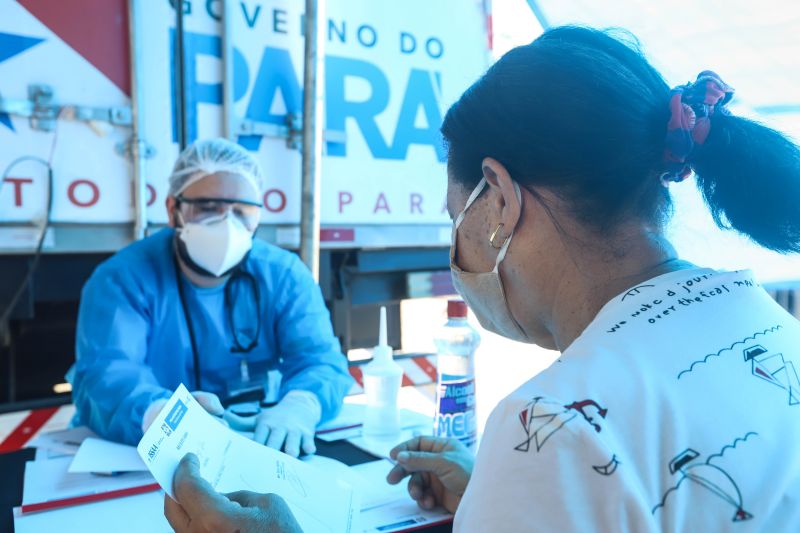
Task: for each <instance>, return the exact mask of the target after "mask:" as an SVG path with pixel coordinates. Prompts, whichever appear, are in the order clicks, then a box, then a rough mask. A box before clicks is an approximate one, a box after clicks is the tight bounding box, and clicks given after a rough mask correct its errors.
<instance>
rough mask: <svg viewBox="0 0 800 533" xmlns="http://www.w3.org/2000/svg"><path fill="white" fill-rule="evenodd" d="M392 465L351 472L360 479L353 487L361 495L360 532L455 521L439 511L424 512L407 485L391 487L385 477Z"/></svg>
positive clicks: (386, 463)
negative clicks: (410, 494) (409, 493)
mask: <svg viewBox="0 0 800 533" xmlns="http://www.w3.org/2000/svg"><path fill="white" fill-rule="evenodd" d="M391 469H392V463H390V462H389V461H386V460H381V461H374V462H371V463H364V464H360V465H356V466H353V467H351V468H350V470H351V471H352V473H353V474H354V475H355V476H356V477H357V478H358V479H359V480H356V481H353V485H354V487H355V488H356V490H357V491H358V492H360V493H361V494H362V500H361V501H362V508H361V528H362V531H363V532H364V533H373V532H375V533H377V532H381V533H387V532H395V531H406V530H409V529H416V528H419V527H421V526H425V525H433V524H435V523H439V522H447V521H449V520H452V518H453V515H451V514H450V513H448V512H447V511H445V510H444V509H441V508H438V509H433V510H430V511H426V510H424V509H421V508H420V507H419V506H418V505H417V503H416V502H415V501H414V500H412V499H411V497H410V496H409V495H408V490H407V488H406V487H407V485H408V483H407V481H405V480H404V481H403V482H401V483H398V484H397V485H389V483H388V482H387V481H386V475H387V474H388V473H389V470H391Z"/></svg>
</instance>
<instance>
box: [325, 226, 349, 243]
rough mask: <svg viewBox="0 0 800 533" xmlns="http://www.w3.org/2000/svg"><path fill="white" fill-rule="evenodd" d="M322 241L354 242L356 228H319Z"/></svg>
mask: <svg viewBox="0 0 800 533" xmlns="http://www.w3.org/2000/svg"><path fill="white" fill-rule="evenodd" d="M319 240H320V241H321V242H353V241H355V240H356V230H354V229H352V228H350V229H346V228H325V229H321V230H319Z"/></svg>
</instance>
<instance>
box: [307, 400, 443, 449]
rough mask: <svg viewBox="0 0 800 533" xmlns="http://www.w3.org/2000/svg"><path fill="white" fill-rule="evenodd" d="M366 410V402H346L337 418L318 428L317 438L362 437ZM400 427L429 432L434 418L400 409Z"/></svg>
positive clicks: (330, 439) (340, 438)
mask: <svg viewBox="0 0 800 533" xmlns="http://www.w3.org/2000/svg"><path fill="white" fill-rule="evenodd" d="M365 411H366V406H365V405H364V404H352V403H346V404H344V405H343V406H342V410H341V412H340V413H339V415H338V416H337V417H336V418H334V419H333V420H330V421H329V422H326V423H325V424H322V425H321V426H319V427H318V428H317V438H318V439H320V440H324V441H326V442H331V441H335V440H342V439H353V438H356V437H360V436H361V431H362V423H363V422H364V413H365ZM338 428H341V429H338ZM400 428H401V429H409V430H413V429H419V430H420V431H422V432H423V433H427V432H429V431H431V430H432V428H433V419H432V418H431V417H430V416H428V415H426V414H423V413H418V412H416V411H411V410H409V409H400Z"/></svg>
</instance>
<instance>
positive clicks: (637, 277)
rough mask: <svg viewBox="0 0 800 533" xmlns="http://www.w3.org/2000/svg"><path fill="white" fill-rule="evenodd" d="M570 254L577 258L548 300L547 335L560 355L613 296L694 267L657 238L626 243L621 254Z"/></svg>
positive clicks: (667, 242) (646, 238)
mask: <svg viewBox="0 0 800 533" xmlns="http://www.w3.org/2000/svg"><path fill="white" fill-rule="evenodd" d="M631 242H635V243H636V244H630V243H631ZM571 255H572V256H573V258H577V257H579V258H580V259H579V260H577V261H573V262H572V264H571V265H570V267H571V268H566V269H564V271H563V275H562V276H560V280H559V283H558V284H557V285H556V286H555V295H554V298H553V300H552V301H553V302H554V303H553V306H552V316H551V322H550V323H551V328H550V333H551V334H552V337H553V340H554V344H555V346H556V348H557V349H558V350H560V351H562V352H563V351H564V350H565V349H566V348H567V347H568V346H569V345H570V344H572V342H573V341H574V340H575V339H577V338H578V336H580V334H581V333H583V331H584V330H585V329H586V327H587V326H588V325H589V324H590V323H591V322H592V321H593V320H594V318H595V317H596V316H597V313H598V312H599V311H600V309H602V307H603V306H604V305H605V304H606V303H608V302H609V301H610V300H611V299H612V298H614V297H615V296H617V295H619V294H621V293H623V292H624V291H626V290H627V289H630V288H631V287H635V286H637V285H640V284H642V283H643V282H645V281H647V280H649V279H652V278H654V277H657V276H660V275H662V274H666V273H668V272H674V271H676V270H684V269H687V268H694V265H692V264H691V263H688V262H686V261H682V260H680V259H678V258H677V252H676V251H675V249H674V248H673V246H672V245H671V244H670V243H669V241H667V240H666V239H665V238H664V237H663V236H660V235H658V236H656V235H639V236H638V238H636V239H635V240H634V241H631V240H628V241H627V244H626V245H625V250H624V253H623V254H620V253H619V252H617V253H609V252H608V251H605V252H600V253H596V254H591V253H590V254H589V255H587V252H586V248H583V249H582V250H581V251H580V255H578V253H577V252H576V253H573V254H571Z"/></svg>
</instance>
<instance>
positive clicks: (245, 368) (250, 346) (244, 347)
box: [173, 250, 261, 390]
mask: <svg viewBox="0 0 800 533" xmlns="http://www.w3.org/2000/svg"><path fill="white" fill-rule="evenodd" d="M246 258H247V256H245V260H246ZM245 260H243V261H242V262H241V263H240V264H239V265H238V266H236V267H234V270H233V271H232V272H231V273H230V277H229V278H228V279H227V281H225V303H224V305H225V311H226V314H227V318H228V323H229V324H230V326H231V332H232V334H233V346H231V349H230V350H231V353H233V354H240V355H241V363H240V366H239V371H240V373H241V378H242V381H243V382H248V381H250V370H249V365H248V362H247V357H246V354H248V353H250V352H252V351H253V350H254V349H255V348H256V346H258V338H259V336H260V334H261V291H260V290H259V287H258V281H257V280H256V278H255V276H253V274H251V273H250V272H248V271H247V270H245V269H244V267H243V266H242V265H243V264H244V262H245ZM173 263H174V266H175V282H176V283H177V285H178V297H179V298H180V301H181V308H182V309H183V318H184V320H185V321H186V329H187V331H188V332H189V342H190V344H191V348H192V360H193V361H194V383H195V390H203V388H202V378H201V371H200V370H201V369H200V353H199V351H198V349H197V337H196V335H195V330H194V323H193V322H192V317H191V314H190V313H189V306H188V305H186V292H185V289H184V287H183V280H182V279H181V275H180V272H181V270H180V268H181V267H180V263H179V261H178V257H177V250H175V251H173ZM239 283H247V284H249V286H250V291H251V293H252V294H253V298H254V300H255V311H256V313H255V314H256V330H255V334H254V335H253V337H252V339H250V341H249V342H247V343H246V344H244V343H243V342H242V340H241V339H240V338H239V329H238V328H237V327H236V321H235V313H234V312H233V308H234V303H235V300H234V291H235V288H236V287H237V286H238V285H239Z"/></svg>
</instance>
